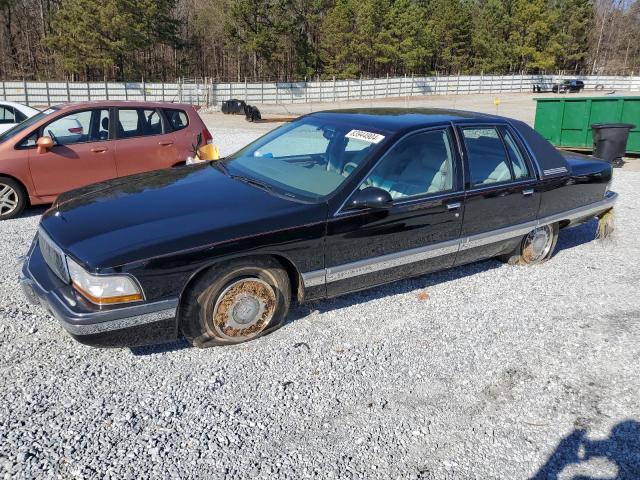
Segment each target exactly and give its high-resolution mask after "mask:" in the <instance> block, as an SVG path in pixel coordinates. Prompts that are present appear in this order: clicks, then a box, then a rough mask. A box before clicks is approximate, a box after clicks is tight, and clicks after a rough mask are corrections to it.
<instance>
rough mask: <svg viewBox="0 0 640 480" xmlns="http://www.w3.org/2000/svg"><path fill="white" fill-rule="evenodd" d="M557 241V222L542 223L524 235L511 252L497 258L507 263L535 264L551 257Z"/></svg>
mask: <svg viewBox="0 0 640 480" xmlns="http://www.w3.org/2000/svg"><path fill="white" fill-rule="evenodd" d="M557 242H558V224H553V225H543V226H541V227H536V228H534V229H533V230H531V231H530V232H529V233H528V234H527V235H525V236H524V237H523V239H522V241H521V242H520V243H519V244H518V246H517V247H516V249H515V250H514V251H513V252H511V253H509V254H507V255H502V256H501V257H499V258H500V260H502V261H503V262H507V263H508V264H509V265H536V264H538V263H542V262H544V261H546V260H548V259H549V258H551V256H552V255H553V251H554V250H555V248H556V243H557Z"/></svg>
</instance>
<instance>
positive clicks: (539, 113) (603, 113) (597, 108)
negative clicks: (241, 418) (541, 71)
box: [534, 96, 640, 153]
mask: <svg viewBox="0 0 640 480" xmlns="http://www.w3.org/2000/svg"><path fill="white" fill-rule="evenodd" d="M534 100H535V101H536V102H537V105H536V121H535V125H534V128H535V129H536V130H537V131H538V132H539V133H540V134H541V135H542V136H543V137H544V138H546V139H547V140H549V141H550V142H551V143H552V144H553V145H555V146H557V147H563V148H573V149H577V150H580V149H584V150H591V149H592V148H593V138H592V136H591V125H592V124H594V123H632V124H634V125H635V128H634V129H633V130H631V132H630V133H629V141H628V142H627V153H640V97H611V96H605V97H574V98H565V97H561V98H558V97H555V98H554V97H551V98H534Z"/></svg>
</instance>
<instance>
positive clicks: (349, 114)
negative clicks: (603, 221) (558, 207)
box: [310, 108, 569, 177]
mask: <svg viewBox="0 0 640 480" xmlns="http://www.w3.org/2000/svg"><path fill="white" fill-rule="evenodd" d="M310 115H311V116H313V117H315V118H325V119H326V120H328V121H336V122H348V123H349V124H350V125H353V128H357V129H372V130H379V131H386V132H388V133H392V134H395V133H401V132H407V131H411V130H413V129H418V128H424V127H431V126H439V125H447V124H450V123H454V124H458V125H463V124H466V123H468V124H473V123H490V124H493V125H500V124H502V125H504V124H508V125H511V126H512V127H513V128H515V129H516V130H517V131H518V133H519V134H520V136H521V138H522V139H523V140H524V141H525V142H526V143H527V145H528V146H529V150H530V152H531V153H532V156H533V157H534V161H536V162H537V163H538V165H539V166H540V167H541V171H542V172H541V173H543V176H544V177H549V176H562V175H565V174H566V173H568V171H569V170H568V164H567V161H566V160H565V158H564V157H563V156H562V154H561V153H560V152H559V151H558V150H557V149H556V148H555V147H554V146H553V145H551V144H550V143H549V142H548V141H547V140H545V139H544V138H543V137H542V135H540V134H539V133H538V132H536V131H535V130H534V129H533V128H531V127H530V126H529V125H527V124H526V123H524V122H521V121H519V120H514V119H510V118H505V117H500V116H498V115H490V114H486V113H478V112H469V111H465V110H450V109H440V108H356V109H345V110H325V111H321V112H315V113H312V114H310Z"/></svg>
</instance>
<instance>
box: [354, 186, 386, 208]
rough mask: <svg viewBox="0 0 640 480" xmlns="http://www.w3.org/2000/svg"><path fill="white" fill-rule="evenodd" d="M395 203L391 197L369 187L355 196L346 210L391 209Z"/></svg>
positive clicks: (382, 191) (383, 191) (384, 192)
mask: <svg viewBox="0 0 640 480" xmlns="http://www.w3.org/2000/svg"><path fill="white" fill-rule="evenodd" d="M392 203H393V199H392V198H391V195H390V194H389V192H387V191H386V190H383V189H381V188H378V187H367V188H365V189H364V190H358V191H357V192H356V193H354V194H353V196H352V197H351V199H349V202H348V203H347V204H346V205H345V208H344V210H364V209H367V208H383V209H386V208H389V207H391V204H392Z"/></svg>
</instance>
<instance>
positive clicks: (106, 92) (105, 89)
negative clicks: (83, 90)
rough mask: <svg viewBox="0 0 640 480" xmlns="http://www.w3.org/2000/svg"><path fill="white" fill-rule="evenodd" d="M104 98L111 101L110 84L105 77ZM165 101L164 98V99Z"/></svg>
mask: <svg viewBox="0 0 640 480" xmlns="http://www.w3.org/2000/svg"><path fill="white" fill-rule="evenodd" d="M104 98H106V99H107V100H109V84H108V83H107V77H106V76H105V77H104ZM163 100H164V98H163Z"/></svg>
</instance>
